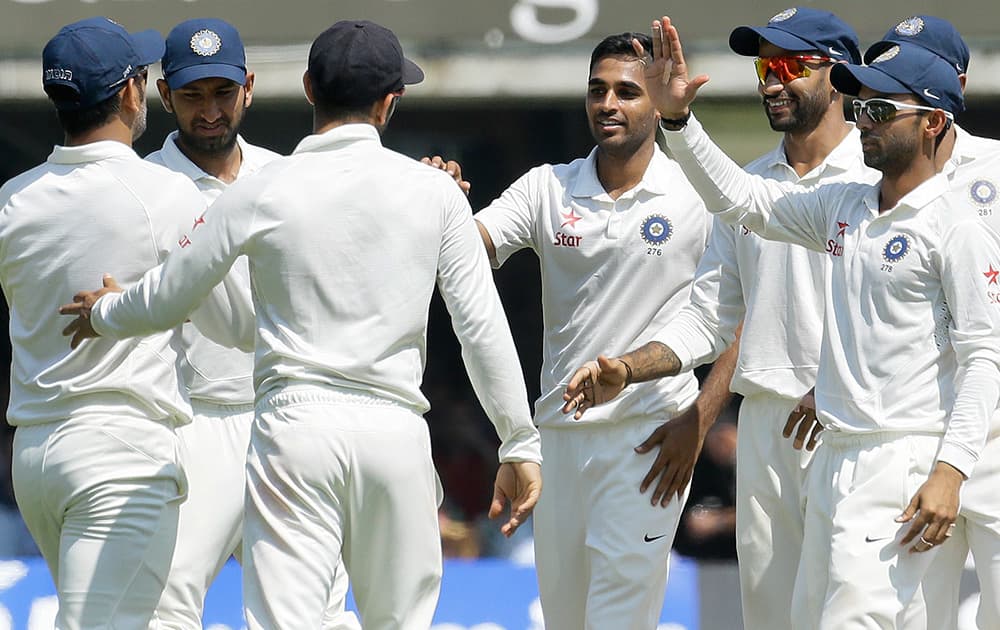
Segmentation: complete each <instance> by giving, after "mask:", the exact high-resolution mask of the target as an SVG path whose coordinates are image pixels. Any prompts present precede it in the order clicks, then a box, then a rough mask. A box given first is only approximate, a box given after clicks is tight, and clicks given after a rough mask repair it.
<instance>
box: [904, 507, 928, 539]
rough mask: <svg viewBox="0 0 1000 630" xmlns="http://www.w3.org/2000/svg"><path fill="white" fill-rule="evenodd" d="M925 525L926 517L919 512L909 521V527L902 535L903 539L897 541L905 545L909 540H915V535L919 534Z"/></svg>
mask: <svg viewBox="0 0 1000 630" xmlns="http://www.w3.org/2000/svg"><path fill="white" fill-rule="evenodd" d="M926 526H927V517H925V516H924V515H923V514H919V515H918V516H917V517H916V518H915V519H913V521H912V522H911V523H910V528H909V529H907V530H906V535H905V536H903V539H902V540H900V541H899V544H901V545H906V544H908V543H909V542H911V541H913V540H915V539H916V538H917V537H919V536H920V534H921V533H923V531H924V527H926Z"/></svg>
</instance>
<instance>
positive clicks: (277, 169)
mask: <svg viewBox="0 0 1000 630" xmlns="http://www.w3.org/2000/svg"><path fill="white" fill-rule="evenodd" d="M422 79H423V72H422V71H421V70H420V69H419V68H418V67H417V66H416V65H415V64H414V63H413V62H411V61H409V60H407V59H405V58H404V57H403V54H402V49H401V47H400V45H399V41H398V40H397V39H396V36H395V35H394V34H393V33H392V32H391V31H389V30H388V29H386V28H384V27H381V26H379V25H377V24H374V23H372V22H368V21H341V22H338V23H336V24H334V25H333V26H332V27H330V28H329V29H327V30H326V31H324V32H323V33H322V34H320V35H319V37H317V38H316V40H315V41H314V42H313V45H312V48H311V49H310V53H309V62H308V68H307V70H306V73H305V76H304V79H303V80H304V86H305V89H306V94H307V96H308V98H309V100H310V102H311V103H312V104H313V108H314V129H315V135H311V136H308V137H306V138H305V139H303V140H302V142H300V143H299V145H298V147H297V148H296V150H295V152H294V153H293V155H291V156H289V157H287V158H280V159H278V160H274V161H272V162H271V163H269V164H267V165H265V166H264V167H263V168H261V169H260V170H259V171H258V172H257V173H256V174H255V175H254V176H252V177H249V178H246V179H244V180H240V181H237V182H236V183H234V184H233V185H232V186H230V188H229V189H228V190H227V191H226V192H224V193H223V194H222V195H221V196H220V197H219V199H218V200H217V201H216V202H215V203H214V204H213V206H212V208H211V209H210V210H209V212H208V213H206V215H205V216H204V225H203V226H202V227H200V228H199V229H198V230H197V231H196V232H193V233H192V236H191V244H190V245H189V246H188V247H186V248H182V249H179V250H177V251H175V252H174V253H173V254H172V255H171V256H170V257H169V258H168V260H167V262H166V263H165V264H164V265H162V266H161V267H158V268H155V269H153V270H151V271H149V272H147V275H146V276H145V278H144V279H143V280H142V281H141V282H139V283H137V284H136V285H134V286H133V287H131V288H130V289H129V290H128V291H126V292H124V293H116V294H115V295H107V296H106V297H104V298H103V299H101V300H99V301H96V303H95V300H96V299H97V297H98V296H99V295H105V294H107V293H108V290H106V289H105V290H102V291H98V292H87V293H85V294H80V295H79V296H78V297H79V300H80V301H79V302H77V303H74V304H73V305H64V307H63V312H65V313H68V314H75V313H80V314H82V315H83V317H82V318H79V319H77V320H75V322H74V323H73V324H72V325H71V326H70V327H69V328H68V329H67V334H71V335H73V343H78V342H79V340H80V339H81V338H83V337H86V336H90V335H92V334H94V331H97V332H99V333H101V334H106V335H112V336H131V335H134V334H137V333H141V332H145V331H148V330H153V329H157V328H164V327H170V326H173V325H176V324H177V323H179V322H181V321H183V320H184V318H185V317H187V314H188V313H189V312H190V311H191V309H192V307H193V306H194V305H196V304H198V303H199V302H200V301H201V300H202V299H203V298H204V297H205V295H206V294H207V293H208V292H209V291H210V290H211V288H212V287H213V286H214V285H216V284H217V283H218V282H219V281H220V280H222V279H223V277H225V275H226V274H227V273H228V272H229V269H230V267H231V266H232V264H233V263H234V262H235V261H236V259H237V258H238V257H239V256H241V255H245V256H246V257H247V258H248V260H249V265H250V273H251V279H252V295H253V302H254V306H255V309H256V311H255V312H256V331H255V337H256V354H255V365H254V382H255V385H256V391H257V406H256V418H255V422H254V426H253V430H252V434H251V442H250V453H249V456H248V468H247V496H248V498H249V501H248V504H247V513H246V518H245V521H244V542H243V549H244V552H243V557H244V562H245V565H244V597H245V600H246V617H247V624H248V626H249V627H250V628H254V629H256V628H269V629H272V628H274V629H284V628H288V629H296V630H298V629H301V628H314V627H319V625H320V623H321V619H322V616H323V613H324V610H325V608H326V605H327V602H328V600H329V596H330V592H331V589H332V588H333V584H334V582H335V579H336V572H337V567H338V565H339V562H340V559H341V555H343V558H344V562H345V564H346V565H347V568H348V571H349V573H350V576H351V581H352V584H353V586H354V596H355V600H356V602H357V604H358V609H359V612H360V616H361V621H362V624H363V626H364V627H365V628H374V629H382V628H427V627H429V626H430V623H431V618H432V615H433V612H434V608H435V604H436V602H437V596H438V591H439V585H440V578H441V542H440V535H439V532H438V518H437V506H438V504H439V502H440V499H441V489H440V484H439V483H438V479H437V475H436V473H435V471H434V467H433V463H432V461H431V456H430V441H429V436H428V431H427V425H426V423H425V422H424V420H423V418H422V417H421V415H420V414H422V413H423V412H425V411H426V410H427V408H428V405H427V400H426V399H425V398H424V396H423V395H422V394H421V393H420V389H419V384H420V375H421V373H422V371H423V366H424V360H425V337H426V329H427V312H428V305H429V303H430V299H431V294H432V292H433V291H434V287H435V285H437V287H438V288H439V290H440V291H441V294H442V296H443V297H444V300H445V303H446V304H447V306H448V309H449V312H450V313H451V316H452V322H453V325H454V328H455V332H456V335H457V336H458V338H459V341H460V342H461V343H462V346H463V356H464V358H465V361H466V366H467V368H468V371H469V376H470V379H471V381H472V384H473V387H474V388H475V389H476V391H477V392H478V395H479V397H480V400H481V402H482V404H483V406H484V408H485V409H486V411H487V414H488V415H489V417H490V418H491V420H492V421H493V422H494V424H495V426H496V428H497V432H498V433H499V435H500V438H501V440H502V444H501V447H500V460H501V462H502V463H501V465H500V469H499V471H498V473H497V483H496V490H495V493H494V499H493V502H492V505H491V508H490V514H491V516H494V517H496V516H498V515H499V514H500V513H501V511H502V510H503V505H504V502H506V501H508V500H509V501H510V502H511V506H512V507H511V515H510V518H509V519H507V521H506V522H505V523H504V524H503V525H502V527H501V531H503V532H504V533H505V534H507V535H510V534H512V533H513V532H514V530H516V529H517V527H519V526H520V525H521V523H523V522H524V519H526V518H527V517H528V515H529V514H530V512H531V510H532V509H533V508H534V504H535V503H536V502H537V499H538V496H539V494H540V492H541V478H540V466H539V461H540V458H541V455H540V447H539V438H538V431H537V429H536V428H535V427H534V425H533V424H532V423H531V418H530V415H529V411H528V404H527V393H526V389H525V386H524V382H523V380H522V379H520V378H512V377H511V374H510V366H511V365H518V358H517V354H516V351H515V349H514V344H513V340H512V339H511V336H510V330H509V328H508V326H507V323H506V319H505V318H504V314H503V310H502V308H501V306H500V300H499V297H498V295H497V293H496V288H495V286H494V284H493V282H492V278H491V272H490V268H489V263H488V261H487V259H486V256H485V254H484V253H483V250H482V245H481V242H480V240H479V236H478V234H477V232H476V228H475V225H474V223H473V221H472V216H471V211H470V208H469V205H468V201H466V199H465V196H464V195H463V194H462V192H461V190H459V188H458V187H456V186H455V184H454V183H453V182H452V180H451V179H450V178H449V177H448V176H447V175H446V174H444V173H441V172H440V171H438V170H436V169H433V168H430V167H428V166H425V165H422V164H420V163H418V162H416V161H414V160H411V159H409V158H407V157H404V156H402V155H400V154H397V153H395V152H393V151H389V150H387V149H385V148H383V147H382V145H381V142H380V139H379V134H380V132H381V131H382V130H384V129H385V127H386V125H387V124H388V122H389V119H390V117H391V115H392V113H393V111H394V109H395V106H396V103H397V101H398V99H399V98H400V97H401V96H402V94H403V92H404V90H405V86H406V85H407V84H412V83H417V82H419V81H421V80H422ZM386 182H391V185H386ZM106 284H108V285H112V286H113V282H112V281H111V280H110V279H108V280H107V281H106ZM91 309H93V310H91ZM91 323H92V324H94V328H93V329H91ZM195 323H196V324H199V322H197V321H196V322H195ZM221 323H222V321H221V319H220V320H218V321H215V322H212V321H208V322H205V324H204V325H205V328H202V325H201V324H199V328H200V329H202V331H203V332H209V331H212V330H213V329H214V327H215V326H217V325H219V324H221Z"/></svg>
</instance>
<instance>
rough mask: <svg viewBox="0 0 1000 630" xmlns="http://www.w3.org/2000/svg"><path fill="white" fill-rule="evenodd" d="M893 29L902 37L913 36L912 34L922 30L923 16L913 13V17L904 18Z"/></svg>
mask: <svg viewBox="0 0 1000 630" xmlns="http://www.w3.org/2000/svg"><path fill="white" fill-rule="evenodd" d="M893 30H895V31H896V34H897V35H902V36H903V37H913V36H914V35H917V34H919V33H920V31H922V30H924V20H923V18H920V17H917V16H916V15H914V16H913V17H910V18H906V19H905V20H903V21H902V22H900V23H899V24H897V25H896V28H895V29H893Z"/></svg>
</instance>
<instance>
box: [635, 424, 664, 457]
mask: <svg viewBox="0 0 1000 630" xmlns="http://www.w3.org/2000/svg"><path fill="white" fill-rule="evenodd" d="M666 426H667V425H665V424H664V425H662V426H659V427H657V428H656V429H655V430H653V432H652V433H650V434H649V437H648V438H646V439H645V440H644V441H643V442H642V444H640V445H639V446H637V447H635V452H636V453H648V452H649V451H650V450H651V449H652V448H653V447H654V446H656V445H657V444H660V443H661V442H662V441H663V433H664V432H665V431H666Z"/></svg>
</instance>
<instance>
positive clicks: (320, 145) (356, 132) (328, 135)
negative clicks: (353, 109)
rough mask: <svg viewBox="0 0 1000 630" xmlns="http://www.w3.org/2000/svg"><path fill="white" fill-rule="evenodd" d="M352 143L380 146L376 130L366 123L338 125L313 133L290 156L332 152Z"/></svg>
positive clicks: (379, 138) (303, 139)
mask: <svg viewBox="0 0 1000 630" xmlns="http://www.w3.org/2000/svg"><path fill="white" fill-rule="evenodd" d="M354 142H377V143H378V144H379V145H381V144H382V139H381V137H380V136H379V133H378V129H376V128H375V127H374V126H372V125H369V124H367V123H349V124H346V125H339V126H337V127H334V128H333V129H330V130H329V131H325V132H323V133H315V134H312V135H309V136H306V137H305V138H302V140H301V141H300V142H299V144H298V146H296V147H295V150H294V151H292V154H293V155H294V154H296V153H308V152H314V151H333V150H335V149H340V148H343V146H344V145H346V144H351V143H354Z"/></svg>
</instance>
